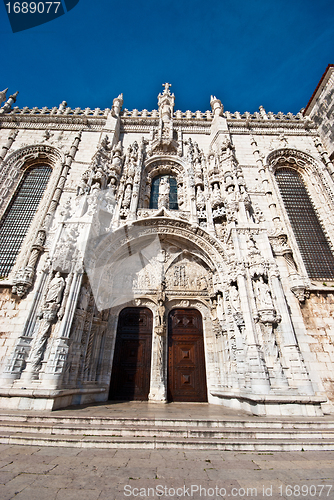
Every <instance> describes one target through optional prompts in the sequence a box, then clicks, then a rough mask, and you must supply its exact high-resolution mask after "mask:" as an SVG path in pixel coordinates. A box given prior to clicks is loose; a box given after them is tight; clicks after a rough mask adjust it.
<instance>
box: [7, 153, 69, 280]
mask: <svg viewBox="0 0 334 500" xmlns="http://www.w3.org/2000/svg"><path fill="white" fill-rule="evenodd" d="M64 163H65V156H64V154H63V153H62V152H60V151H59V150H57V149H56V148H54V147H51V146H47V145H34V146H26V147H24V148H21V149H19V150H18V151H15V152H14V153H13V154H12V155H10V156H9V157H8V158H7V160H6V161H5V162H4V164H3V166H2V172H1V176H0V220H1V219H2V217H3V216H4V215H5V213H6V210H7V208H8V206H9V204H10V203H11V201H12V200H13V198H14V197H15V196H16V193H17V189H18V187H19V185H20V183H21V181H22V179H23V177H24V175H25V173H26V171H27V170H28V169H31V168H35V167H38V166H41V167H42V166H46V167H50V168H51V169H52V172H51V175H50V178H49V180H48V183H47V186H46V188H45V190H44V194H43V196H42V198H41V201H40V203H39V206H38V208H37V210H36V212H35V215H34V217H33V219H32V222H31V224H30V227H29V229H28V231H27V233H26V235H25V237H24V239H23V242H22V245H21V248H20V251H19V253H18V255H17V258H16V261H15V264H14V265H13V267H12V269H11V271H10V273H9V275H8V277H7V278H5V279H3V280H2V281H1V283H2V284H3V285H12V280H13V278H14V276H15V274H16V272H17V271H18V270H19V269H20V268H22V267H24V266H25V265H26V264H27V262H28V259H29V254H30V250H31V247H32V245H33V243H34V240H35V237H36V234H37V232H38V230H39V229H40V228H41V227H42V225H43V222H44V219H45V217H46V215H47V213H48V209H49V207H50V204H51V201H52V199H53V195H54V192H55V189H56V187H57V184H58V182H59V178H60V175H61V171H62V168H63V166H64Z"/></svg>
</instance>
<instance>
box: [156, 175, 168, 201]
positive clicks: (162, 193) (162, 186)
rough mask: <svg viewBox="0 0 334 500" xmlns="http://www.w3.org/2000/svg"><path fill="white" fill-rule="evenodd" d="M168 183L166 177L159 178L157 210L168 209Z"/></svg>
mask: <svg viewBox="0 0 334 500" xmlns="http://www.w3.org/2000/svg"><path fill="white" fill-rule="evenodd" d="M169 191H170V186H169V181H168V178H167V177H161V179H160V183H159V198H158V208H161V207H165V208H168V207H169Z"/></svg>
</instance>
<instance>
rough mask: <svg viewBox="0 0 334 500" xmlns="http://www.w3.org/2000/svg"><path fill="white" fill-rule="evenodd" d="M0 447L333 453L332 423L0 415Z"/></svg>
mask: <svg viewBox="0 0 334 500" xmlns="http://www.w3.org/2000/svg"><path fill="white" fill-rule="evenodd" d="M0 443H1V444H10V445H13V444H24V445H35V446H70V447H79V448H94V447H96V448H146V449H156V448H182V449H217V450H236V451H301V450H305V451H306V450H327V451H334V420H333V419H332V418H330V419H326V418H323V419H316V418H310V419H304V420H300V419H298V420H297V418H289V419H283V418H282V419H278V418H276V419H270V420H268V419H265V418H261V419H258V418H254V417H249V419H247V418H235V419H231V418H227V419H222V420H213V419H197V418H187V419H179V418H178V419H176V418H172V419H160V418H156V417H155V418H153V417H152V418H142V419H141V418H123V417H118V418H116V417H80V416H79V417H77V416H70V415H66V416H64V415H63V416H54V415H38V414H37V415H36V414H30V415H25V414H2V415H1V414H0Z"/></svg>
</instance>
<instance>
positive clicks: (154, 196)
mask: <svg viewBox="0 0 334 500" xmlns="http://www.w3.org/2000/svg"><path fill="white" fill-rule="evenodd" d="M161 181H162V183H164V182H166V183H167V184H168V186H169V188H168V187H167V191H168V189H169V194H168V203H167V205H168V206H166V205H165V204H164V205H163V206H166V208H169V209H170V210H178V208H179V205H178V201H177V182H176V178H175V177H174V176H173V175H159V176H158V177H155V178H154V179H153V181H152V187H151V197H150V208H160V206H159V194H160V197H161V198H160V200H161V199H162V196H163V195H162V189H161V186H160V183H161Z"/></svg>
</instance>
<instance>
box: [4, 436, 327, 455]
mask: <svg viewBox="0 0 334 500" xmlns="http://www.w3.org/2000/svg"><path fill="white" fill-rule="evenodd" d="M0 443H1V444H8V445H32V446H61V447H75V448H143V449H159V448H161V449H163V448H165V449H166V448H169V449H170V448H182V449H198V450H208V449H210V450H222V451H223V450H225V451H266V452H273V451H312V450H313V451H314V450H325V451H334V439H326V440H319V439H303V440H298V439H277V440H274V441H273V440H267V439H258V438H257V439H242V438H237V439H236V438H233V439H232V438H226V439H199V438H183V439H182V438H181V439H180V438H174V437H166V438H161V437H160V438H158V437H154V438H150V439H147V438H145V437H121V436H83V435H78V436H75V437H74V436H64V435H62V436H52V435H50V434H42V433H41V434H39V433H31V434H29V433H25V434H20V433H15V434H11V433H7V432H1V433H0Z"/></svg>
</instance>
